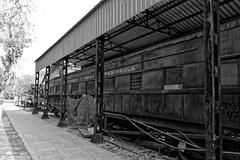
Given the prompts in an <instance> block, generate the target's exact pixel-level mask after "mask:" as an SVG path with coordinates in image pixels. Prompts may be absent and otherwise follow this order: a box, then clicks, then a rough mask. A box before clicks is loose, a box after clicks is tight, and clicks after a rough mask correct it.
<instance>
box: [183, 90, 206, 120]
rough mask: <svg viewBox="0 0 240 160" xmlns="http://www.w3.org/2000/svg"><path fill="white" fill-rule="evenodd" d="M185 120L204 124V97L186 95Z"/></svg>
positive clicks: (200, 95)
mask: <svg viewBox="0 0 240 160" xmlns="http://www.w3.org/2000/svg"><path fill="white" fill-rule="evenodd" d="M183 110H184V120H186V121H191V122H202V123H203V122H204V113H205V111H204V95H202V94H186V95H184V109H183Z"/></svg>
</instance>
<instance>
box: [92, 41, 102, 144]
mask: <svg viewBox="0 0 240 160" xmlns="http://www.w3.org/2000/svg"><path fill="white" fill-rule="evenodd" d="M95 66H96V72H95V91H96V93H95V98H96V108H95V115H94V135H93V137H92V142H94V143H102V142H103V89H104V36H101V37H99V38H98V39H96V64H95Z"/></svg>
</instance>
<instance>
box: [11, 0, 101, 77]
mask: <svg viewBox="0 0 240 160" xmlns="http://www.w3.org/2000/svg"><path fill="white" fill-rule="evenodd" d="M32 1H33V4H34V10H35V11H34V12H33V13H32V16H31V22H32V24H33V25H34V28H33V33H32V37H33V42H32V44H31V45H30V46H29V47H28V48H26V49H25V50H24V53H23V56H22V58H21V59H20V60H19V62H18V64H17V65H16V67H15V70H16V73H17V75H18V76H21V75H25V74H29V75H34V74H35V63H34V61H35V60H36V59H37V58H38V57H39V56H41V55H42V54H43V53H44V52H45V51H46V50H47V49H48V48H49V47H51V46H52V45H53V44H54V43H55V42H56V41H57V40H58V39H59V38H61V37H62V36H63V35H64V34H65V33H66V32H67V31H68V30H69V29H70V28H71V27H72V26H73V25H75V24H76V23H77V22H78V21H79V20H80V19H81V18H82V17H83V16H84V15H86V14H87V13H88V12H89V11H90V10H91V9H92V8H93V7H94V6H95V5H97V4H98V2H99V1H100V0H32Z"/></svg>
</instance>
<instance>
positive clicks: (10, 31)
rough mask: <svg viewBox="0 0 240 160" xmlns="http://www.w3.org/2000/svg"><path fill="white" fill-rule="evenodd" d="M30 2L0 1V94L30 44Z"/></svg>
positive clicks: (27, 0) (23, 0)
mask: <svg viewBox="0 0 240 160" xmlns="http://www.w3.org/2000/svg"><path fill="white" fill-rule="evenodd" d="M31 6H32V5H31V1H30V0H1V1H0V48H1V50H0V55H1V59H0V61H1V63H2V65H0V73H1V74H0V92H1V91H2V90H3V89H4V88H5V87H6V85H7V84H8V83H10V81H11V78H12V73H11V67H12V65H14V64H16V63H17V61H18V59H19V58H20V57H21V56H22V54H23V50H24V48H26V47H28V45H29V44H30V43H31V39H30V33H31V23H30V21H29V15H30V13H31V11H32V9H31Z"/></svg>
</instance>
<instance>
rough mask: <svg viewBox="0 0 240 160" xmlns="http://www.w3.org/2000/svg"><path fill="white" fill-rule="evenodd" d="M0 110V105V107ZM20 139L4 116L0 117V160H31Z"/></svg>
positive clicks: (3, 114) (0, 108)
mask: <svg viewBox="0 0 240 160" xmlns="http://www.w3.org/2000/svg"><path fill="white" fill-rule="evenodd" d="M0 110H2V105H1V106H0ZM1 112H2V111H1ZM31 159H32V158H31V156H30V154H29V153H28V151H27V149H26V148H25V146H24V144H23V142H22V140H21V138H20V137H19V135H18V134H17V132H16V130H15V129H14V127H13V126H12V124H11V123H10V121H9V119H8V118H7V116H6V114H5V113H4V112H2V114H1V115H0V160H31Z"/></svg>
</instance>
